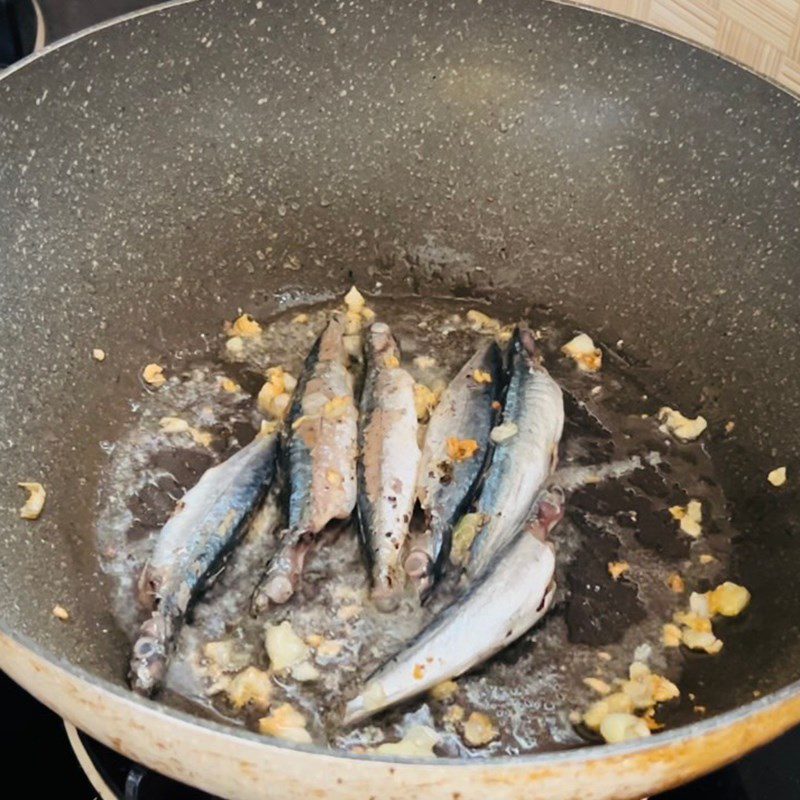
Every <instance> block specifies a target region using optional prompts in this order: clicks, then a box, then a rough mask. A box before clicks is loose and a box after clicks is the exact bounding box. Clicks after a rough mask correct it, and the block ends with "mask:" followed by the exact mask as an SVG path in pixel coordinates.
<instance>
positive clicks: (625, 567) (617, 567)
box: [608, 561, 631, 581]
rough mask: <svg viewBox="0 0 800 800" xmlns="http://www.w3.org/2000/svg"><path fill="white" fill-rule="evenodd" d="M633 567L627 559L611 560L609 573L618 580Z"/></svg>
mask: <svg viewBox="0 0 800 800" xmlns="http://www.w3.org/2000/svg"><path fill="white" fill-rule="evenodd" d="M630 568H631V565H630V564H629V563H628V562H627V561H609V562H608V574H609V575H610V576H611V577H612V578H613V579H614V580H615V581H618V580H619V579H620V578H621V577H622V576H623V575H624V574H625V573H626V572H628V571H629V570H630Z"/></svg>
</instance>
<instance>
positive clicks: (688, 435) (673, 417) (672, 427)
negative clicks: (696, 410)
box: [658, 406, 708, 442]
mask: <svg viewBox="0 0 800 800" xmlns="http://www.w3.org/2000/svg"><path fill="white" fill-rule="evenodd" d="M658 419H659V421H660V422H662V423H663V424H664V426H665V428H666V429H667V430H668V431H669V432H670V433H671V434H672V435H673V436H674V437H675V438H676V439H680V440H681V441H682V442H691V441H694V440H695V439H697V437H698V436H700V434H701V433H702V432H703V431H704V430H705V429H706V428H707V427H708V422H706V420H705V418H704V417H701V416H698V417H697V418H696V419H689V418H688V417H684V416H683V414H681V412H680V411H676V410H675V409H674V408H669V406H664V407H663V408H661V409H659V411H658Z"/></svg>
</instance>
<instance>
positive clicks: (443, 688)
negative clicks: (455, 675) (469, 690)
mask: <svg viewBox="0 0 800 800" xmlns="http://www.w3.org/2000/svg"><path fill="white" fill-rule="evenodd" d="M457 692H458V684H457V683H456V682H455V681H442V682H441V683H437V684H436V686H434V687H433V689H431V690H430V692H428V694H429V695H430V696H431V698H432V699H433V700H439V701H440V702H444V701H446V700H452V699H453V698H454V697H455V696H456V693H457Z"/></svg>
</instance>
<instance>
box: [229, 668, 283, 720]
mask: <svg viewBox="0 0 800 800" xmlns="http://www.w3.org/2000/svg"><path fill="white" fill-rule="evenodd" d="M225 695H226V697H227V698H228V702H229V703H230V704H231V705H232V706H233V707H234V708H235V709H236V710H237V711H238V710H239V709H241V708H244V707H245V706H246V705H252V706H253V707H254V708H260V709H263V710H266V709H267V708H269V704H270V701H271V699H272V683H271V681H270V677H269V673H268V672H265V671H264V670H263V669H258V667H245V669H243V670H242V671H241V672H239V673H237V674H236V675H235V676H234V677H233V678H231V680H230V682H229V683H228V685H227V687H226V689H225Z"/></svg>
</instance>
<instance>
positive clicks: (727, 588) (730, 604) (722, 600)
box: [708, 581, 750, 617]
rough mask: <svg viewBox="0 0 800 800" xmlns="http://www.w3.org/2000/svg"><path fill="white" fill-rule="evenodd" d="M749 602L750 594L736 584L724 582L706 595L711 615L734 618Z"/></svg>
mask: <svg viewBox="0 0 800 800" xmlns="http://www.w3.org/2000/svg"><path fill="white" fill-rule="evenodd" d="M749 602H750V592H749V591H747V589H745V588H744V586H740V585H739V584H737V583H732V582H731V581H725V583H723V584H720V585H719V586H717V588H716V589H712V590H711V591H710V592H709V593H708V605H709V610H710V611H711V613H712V614H722V616H723V617H736V616H738V615H739V614H741V613H742V611H744V609H745V608H746V607H747V605H748V603H749Z"/></svg>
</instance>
